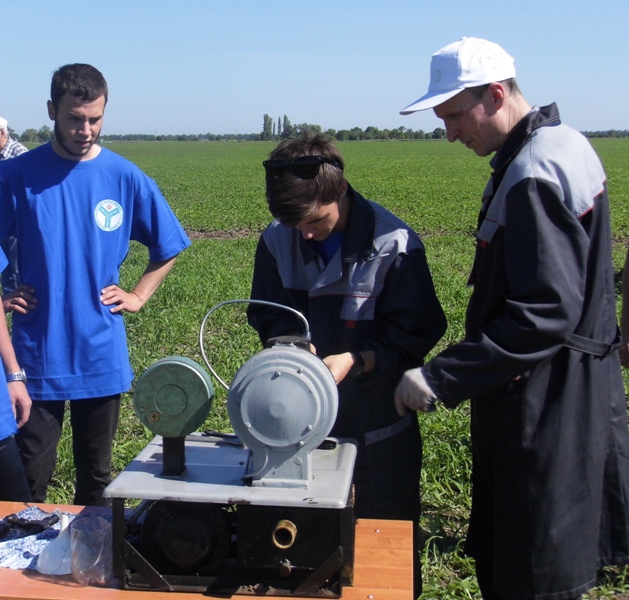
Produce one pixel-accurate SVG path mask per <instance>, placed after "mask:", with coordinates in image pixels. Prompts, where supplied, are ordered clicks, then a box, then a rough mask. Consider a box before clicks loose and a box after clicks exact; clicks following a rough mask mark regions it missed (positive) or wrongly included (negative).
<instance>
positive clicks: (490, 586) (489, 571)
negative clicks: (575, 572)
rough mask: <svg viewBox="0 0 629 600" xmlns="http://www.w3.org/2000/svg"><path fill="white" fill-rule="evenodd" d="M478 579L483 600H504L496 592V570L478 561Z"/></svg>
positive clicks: (577, 597) (578, 599) (573, 599)
mask: <svg viewBox="0 0 629 600" xmlns="http://www.w3.org/2000/svg"><path fill="white" fill-rule="evenodd" d="M476 579H477V581H478V587H479V589H480V593H481V595H482V596H483V600H504V598H503V597H502V596H499V595H498V594H496V593H495V592H494V569H493V567H491V566H490V565H488V564H487V563H484V562H479V561H476ZM580 598H581V596H580V595H579V596H575V597H574V598H569V599H567V600H580Z"/></svg>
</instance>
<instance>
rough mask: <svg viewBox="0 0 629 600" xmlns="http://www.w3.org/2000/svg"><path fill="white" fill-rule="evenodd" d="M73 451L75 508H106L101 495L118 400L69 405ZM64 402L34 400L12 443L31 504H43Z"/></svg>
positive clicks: (117, 397) (108, 478) (108, 471)
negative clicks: (20, 457) (31, 495)
mask: <svg viewBox="0 0 629 600" xmlns="http://www.w3.org/2000/svg"><path fill="white" fill-rule="evenodd" d="M68 403H69V405H70V424H71V427H72V451H73V455H74V466H75V467H76V488H75V495H74V503H75V504H84V505H87V506H106V505H108V504H109V500H108V499H107V498H103V490H104V489H105V488H106V487H107V485H108V484H109V482H110V481H111V454H112V444H113V440H114V436H115V434H116V429H117V427H118V415H119V413H120V394H116V395H114V396H107V397H104V398H90V399H85V400H70V401H69V402H68ZM65 404H66V402H65V401H64V400H34V401H33V405H32V407H31V415H30V418H29V419H28V422H27V423H26V424H25V425H24V426H23V427H22V428H21V429H20V431H19V432H18V434H17V436H16V438H15V439H16V441H17V444H18V447H19V449H20V454H21V456H22V462H23V464H24V470H25V472H26V478H27V480H28V483H29V486H30V488H31V492H32V494H33V500H34V501H35V502H45V501H46V493H47V489H48V484H49V483H50V479H51V478H52V474H53V470H54V468H55V463H56V462H57V444H58V443H59V439H60V437H61V431H62V427H63V414H64V409H65Z"/></svg>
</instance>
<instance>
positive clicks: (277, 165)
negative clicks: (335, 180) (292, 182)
mask: <svg viewBox="0 0 629 600" xmlns="http://www.w3.org/2000/svg"><path fill="white" fill-rule="evenodd" d="M322 164H328V165H332V166H333V167H336V168H337V169H342V166H341V165H340V164H339V162H338V161H336V160H332V159H331V158H326V157H325V156H298V157H297V158H295V159H293V160H287V159H284V158H271V159H269V160H265V161H264V162H263V163H262V165H263V166H264V168H265V169H266V174H267V176H270V177H273V178H274V179H279V178H280V177H284V175H286V171H288V170H290V171H291V172H292V173H293V174H295V175H297V177H299V178H300V179H313V178H314V177H316V176H317V175H318V174H319V168H320V167H321V165H322Z"/></svg>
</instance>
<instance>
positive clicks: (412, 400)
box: [394, 367, 437, 417]
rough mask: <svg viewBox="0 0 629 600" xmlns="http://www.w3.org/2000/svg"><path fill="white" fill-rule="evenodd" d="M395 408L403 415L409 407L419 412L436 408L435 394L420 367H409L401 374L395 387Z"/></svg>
mask: <svg viewBox="0 0 629 600" xmlns="http://www.w3.org/2000/svg"><path fill="white" fill-rule="evenodd" d="M394 397H395V409H396V410H397V412H398V414H399V415H400V417H403V416H404V415H405V414H406V413H407V412H408V409H409V408H410V409H411V410H415V411H419V412H432V411H433V410H436V409H437V405H436V404H435V403H436V401H437V396H435V393H434V392H433V391H432V390H431V389H430V386H429V385H428V383H427V381H426V379H425V378H424V374H423V373H422V370H421V367H418V368H416V369H409V370H408V371H406V372H405V373H404V375H402V379H400V383H398V385H397V387H396V388H395V396H394Z"/></svg>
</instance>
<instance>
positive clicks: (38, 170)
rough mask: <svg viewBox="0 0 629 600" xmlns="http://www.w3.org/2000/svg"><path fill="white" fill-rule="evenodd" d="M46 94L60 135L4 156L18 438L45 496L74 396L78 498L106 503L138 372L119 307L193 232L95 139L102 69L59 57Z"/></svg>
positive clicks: (1, 216) (164, 269)
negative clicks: (135, 253)
mask: <svg viewBox="0 0 629 600" xmlns="http://www.w3.org/2000/svg"><path fill="white" fill-rule="evenodd" d="M50 98H51V99H50V100H49V101H48V116H49V117H50V119H51V120H52V121H53V122H54V134H55V137H54V139H53V140H52V141H51V142H49V143H47V144H43V145H41V146H38V147H37V148H35V149H34V150H31V151H29V152H26V153H25V154H22V155H20V156H18V157H16V158H13V159H11V160H9V161H4V162H2V163H0V239H4V238H5V237H6V236H8V235H14V236H15V237H16V238H17V240H18V264H19V267H20V277H21V281H22V283H21V284H20V285H19V286H18V287H17V288H16V289H15V290H14V291H13V292H10V293H8V294H5V295H4V297H3V305H4V308H5V310H11V311H13V317H12V318H13V322H12V333H13V345H14V347H15V352H16V355H17V358H18V361H19V364H20V366H21V367H22V371H21V377H22V379H23V380H24V381H25V382H26V385H27V388H28V391H29V394H30V396H31V398H32V401H33V404H32V407H31V414H30V418H29V420H28V422H27V423H26V424H25V425H23V426H22V428H21V429H20V430H19V432H18V434H17V436H16V441H17V444H18V446H19V449H20V454H21V457H22V461H23V463H24V468H25V470H26V476H27V478H28V481H29V485H30V488H31V491H32V494H33V499H34V500H35V501H36V502H44V501H45V500H46V495H47V488H48V484H49V482H50V479H51V476H52V473H53V469H54V466H55V463H56V458H57V444H58V441H59V439H60V435H61V430H62V426H63V415H64V408H65V403H66V401H68V404H69V408H70V423H71V427H72V449H73V458H74V464H75V466H76V489H75V495H74V502H75V503H76V504H82V505H106V504H108V503H109V500H108V499H107V498H104V497H103V490H104V489H105V487H106V486H107V485H108V483H109V481H110V479H111V457H112V445H113V439H114V436H115V433H116V429H117V425H118V415H119V409H120V395H121V393H122V392H125V391H126V390H128V389H129V388H130V387H131V383H132V380H133V372H132V369H131V364H130V362H129V352H128V348H127V341H126V333H125V327H124V319H123V312H124V311H128V312H137V311H139V310H140V309H141V308H142V306H143V305H144V304H145V303H146V302H147V301H148V299H149V298H150V297H151V296H152V295H153V293H154V292H155V291H156V290H157V288H158V287H159V285H160V284H161V282H162V281H163V280H164V278H165V277H166V275H167V274H168V272H169V271H170V270H171V268H172V267H173V265H174V263H175V260H176V257H177V255H178V254H179V253H180V252H181V251H182V250H184V249H185V248H186V247H188V246H189V245H190V240H189V239H188V237H187V236H186V234H185V232H184V231H183V229H182V227H181V225H180V224H179V222H178V221H177V219H176V217H175V215H174V214H173V212H172V210H171V208H170V207H169V206H168V203H167V202H166V200H165V198H164V197H163V195H162V193H161V192H160V190H159V188H158V186H157V184H156V183H155V182H154V181H153V180H152V179H150V178H149V177H147V176H146V175H145V174H144V173H142V171H140V170H139V169H138V168H137V167H136V166H135V165H133V164H132V163H131V162H129V161H127V160H126V159H124V158H122V157H120V156H119V155H117V154H115V153H114V152H111V151H110V150H107V149H106V148H103V147H101V146H100V145H99V144H98V139H99V136H100V132H101V128H102V125H103V117H104V113H105V106H106V103H107V99H108V90H107V83H106V81H105V78H104V77H103V75H102V74H101V72H100V71H98V69H96V68H95V67H93V66H91V65H88V64H81V63H77V64H68V65H65V66H62V67H60V68H59V69H58V70H57V71H55V73H54V74H53V77H52V83H51V96H50ZM130 240H135V241H137V242H139V243H141V244H143V245H145V246H146V247H147V248H148V255H149V256H148V264H147V267H146V269H145V271H144V273H143V274H142V275H141V277H140V278H139V280H138V282H137V284H136V285H135V287H134V288H133V289H132V290H131V291H130V292H127V291H125V290H124V289H122V288H121V287H120V286H119V285H118V281H119V275H120V266H121V264H122V263H123V261H124V259H125V258H126V256H127V253H128V252H129V242H130Z"/></svg>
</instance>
